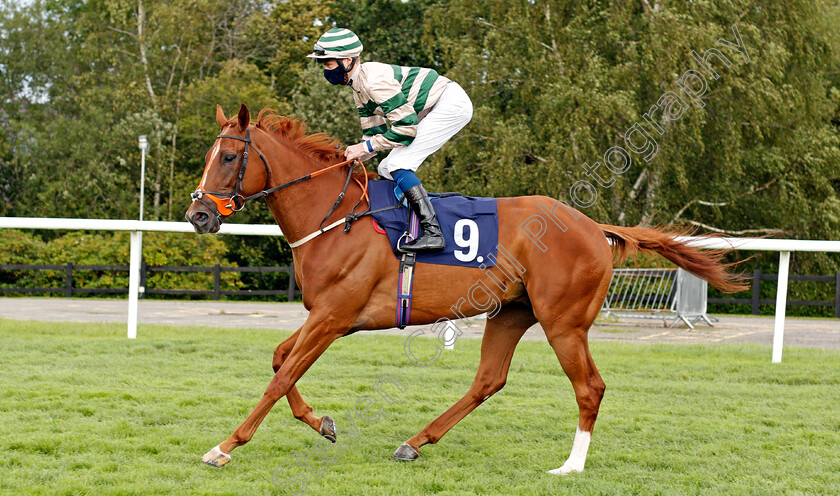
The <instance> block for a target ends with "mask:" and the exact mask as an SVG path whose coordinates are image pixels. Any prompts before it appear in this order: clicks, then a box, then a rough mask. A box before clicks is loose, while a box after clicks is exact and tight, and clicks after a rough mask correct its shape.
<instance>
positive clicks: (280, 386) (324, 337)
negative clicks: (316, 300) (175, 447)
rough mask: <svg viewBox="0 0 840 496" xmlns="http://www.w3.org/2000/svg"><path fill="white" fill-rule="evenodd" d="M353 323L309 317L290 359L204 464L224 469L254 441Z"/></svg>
mask: <svg viewBox="0 0 840 496" xmlns="http://www.w3.org/2000/svg"><path fill="white" fill-rule="evenodd" d="M351 325H352V324H350V323H347V324H344V323H339V322H338V321H336V320H335V319H331V318H329V317H328V316H325V315H316V313H315V312H311V313H310V314H309V318H308V319H307V320H306V322H305V323H304V324H303V327H301V328H300V329H299V330H298V332H299V333H300V335H299V336H298V338H297V340H296V341H295V344H294V346H293V347H292V350H291V351H290V352H289V356H288V357H286V360H285V361H284V362H283V364H282V365H281V366H280V368H279V369H278V370H277V372H276V373H275V374H274V377H273V378H272V379H271V382H270V383H269V384H268V388H266V390H265V393H264V394H263V397H262V399H260V401H259V403H257V406H256V408H254V410H253V411H252V412H251V414H250V415H248V418H247V419H245V422H243V423H242V425H240V426H239V427H238V428H237V429H236V430H235V431H234V432H233V435H231V436H230V437H229V438H228V439H227V440H226V441H224V442H222V443H221V444H219V445H218V446H216V447H214V448H213V449H211V450H210V451H208V452H207V453H206V454H205V455H204V456H203V457H201V461H203V462H204V463H206V464H208V465H213V466H214V467H221V466H222V465H225V464H226V463H228V462H229V461H230V452H231V451H233V449H234V448H236V447H239V446H242V445H243V444H245V443H247V442H248V441H250V440H251V438H252V437H253V436H254V432H256V430H257V427H259V425H260V423H261V422H262V421H263V419H264V418H265V416H266V415H268V412H269V411H271V408H272V407H273V406H274V404H275V403H277V400H279V399H280V398H282V397H283V396H285V395H286V394H288V393H289V391H291V389H292V387H294V385H295V383H296V382H297V381H298V379H300V378H301V376H303V374H304V373H305V372H306V371H307V370H308V369H309V367H311V366H312V364H313V363H315V360H317V359H318V357H320V356H321V354H322V353H324V351H325V350H326V349H327V348H328V347H329V346H330V344H332V342H333V341H335V340H336V339H338V338H339V337H341V336H343V335H344V334H346V333H347V331H348V330H349V329H350V326H351Z"/></svg>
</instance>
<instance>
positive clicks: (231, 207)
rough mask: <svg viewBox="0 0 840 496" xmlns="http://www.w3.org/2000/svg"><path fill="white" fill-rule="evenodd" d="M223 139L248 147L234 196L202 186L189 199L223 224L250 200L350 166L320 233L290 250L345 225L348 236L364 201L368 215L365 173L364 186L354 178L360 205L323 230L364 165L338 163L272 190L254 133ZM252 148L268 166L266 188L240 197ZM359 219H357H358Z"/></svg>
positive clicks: (218, 137) (294, 244)
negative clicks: (358, 168)
mask: <svg viewBox="0 0 840 496" xmlns="http://www.w3.org/2000/svg"><path fill="white" fill-rule="evenodd" d="M221 138H230V139H235V140H239V141H242V142H244V143H245V151H244V153H243V154H242V166H241V167H240V168H239V174H238V176H237V178H236V185H235V186H234V191H233V193H228V192H225V191H207V190H204V189H202V187H201V186H199V187H198V188H196V190H195V191H194V192H193V193H191V194H190V197H191V198H192V200H193V201H198V202H200V203H201V204H202V205H204V206H205V207H207V208H209V209H210V210H211V211H212V210H215V211H216V217H217V218H219V220H220V221H221V216H222V215H225V216H228V215H231V214H233V213H234V212H239V211H240V210H242V209H243V208H245V203H246V202H249V201H251V200H256V199H259V198H264V197H267V196H268V195H270V194H272V193H274V192H277V191H280V190H281V189H284V188H288V187H289V186H291V185H293V184H297V183H300V182H303V181H306V180H308V179H312V178H315V177H318V176H320V175H321V174H324V173H326V172H329V171H331V170H333V169H337V168H339V167H344V166H346V165H350V167H349V168H348V170H347V179H346V180H345V181H344V188H342V190H341V193H340V194H339V195H338V198H337V199H336V201H335V203H334V204H333V206H332V208H330V211H329V212H327V215H325V216H324V219H323V220H322V221H321V223H320V224H318V231H316V232H314V233H312V234H310V235H309V236H306V237H305V238H303V239H301V240H298V241H297V242H294V243H289V246H291V247H292V248H296V247H297V246H300V245H302V244H303V243H305V242H306V241H309V240H310V239H312V238H314V237H315V236H318V235H321V234H323V233H324V232H326V231H328V230H330V229H332V228H333V227H336V226H338V225H339V224H341V223H342V222H346V226H345V228H344V231H345V232H347V231H349V230H350V223H351V222H352V220H349V219H350V218H351V217H352V218H353V220H357V219H358V218H359V217H361V216H363V215H365V212H360V214H361V215H359V214H354V211H355V210H356V208H357V207H358V206H359V204H361V203H362V201H363V200H366V201H367V202H368V210H367V211H366V212H370V198H369V197H368V176H367V173H365V174H364V176H365V183H364V185H363V184H362V183H361V182H360V181H359V180H358V179H357V178H355V177H354V178H353V180H354V181H356V184H358V185H359V187H360V188H361V189H362V194H361V196H360V197H359V201H357V202H356V204H355V205H353V208H352V209H351V210H350V212H349V213H348V217H347V218H346V219H341V220H340V221H338V222H335V223H333V224H332V225H330V226H327V228H324V227H323V225H324V222H326V221H327V219H328V218H329V217H330V215H332V213H333V212H334V211H335V209H336V208H338V206H339V205H340V204H341V202H342V201H343V200H344V196H345V194H346V193H347V186H348V185H349V184H350V178H351V177H352V176H353V169H354V168H355V166H356V164H358V165H362V163H361V162H359V161H358V160H356V159H352V160H345V161H344V162H339V163H337V164H333V165H330V166H329V167H325V168H323V169H319V170H317V171H315V172H311V173H309V174H306V175H305V176H301V177H299V178H297V179H293V180H291V181H288V182H285V183H283V184H280V185H278V186H273V187H271V188H269V187H268V183H269V178H270V177H271V169H270V168H269V167H268V161H266V159H265V156H263V154H262V153H261V152H260V151H259V150H258V149H257V148H256V147H255V146H254V145H253V144H252V142H251V130H250V129H248V130H247V131H246V132H245V137H244V138H242V137H240V136H233V135H229V134H220V135H218V136H216V139H217V140H218V139H221ZM249 148H253V149H254V151H255V152H257V155H259V157H260V159H261V160H262V162H263V165H264V166H265V172H266V177H265V186H263V189H262V191H260V192H259V193H255V194H253V195H250V196H243V195H242V193H241V191H242V180H243V178H244V177H245V170H246V168H247V167H248V149H249ZM362 169H363V170H364V166H362ZM205 198H207V199H209V200H210V201H212V202H213V204H212V205H210V204H208V203H207V202H206V201H205ZM222 198H228V202H227V203H225V201H224V200H223V199H222ZM357 215H358V217H357Z"/></svg>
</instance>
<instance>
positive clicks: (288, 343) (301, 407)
mask: <svg viewBox="0 0 840 496" xmlns="http://www.w3.org/2000/svg"><path fill="white" fill-rule="evenodd" d="M299 335H300V330H298V331H296V332H295V333H294V334H292V335H291V336H289V337H288V338H287V339H286V340H285V341H283V342H282V343H280V344H279V345H277V349H276V350H274V359H273V360H272V362H271V366H272V368H273V369H274V372H275V373H277V371H278V370H280V366H281V365H283V362H284V361H285V360H286V357H287V356H289V352H290V351H292V347H293V346H294V345H295V342H296V341H297V338H298V336H299ZM286 399H287V400H288V401H289V406H290V407H291V408H292V415H294V416H295V418H296V419H298V420H300V421H301V422H303V423H305V424H307V425H308V426H309V427H312V428H313V429H315V430H316V431H318V432H319V433H320V434H321V435H322V436H324V437H325V438H327V439H329V440H330V441H332V442H335V422H333V419H332V418H331V417H329V416H328V415H324V416H323V417H316V416H315V414H314V413H312V411H313V410H312V407H311V406H309V404H308V403H307V402H306V401H305V400H304V399H303V396H301V394H300V391H298V388H297V386H293V387H292V389H290V390H289V392H288V393H286Z"/></svg>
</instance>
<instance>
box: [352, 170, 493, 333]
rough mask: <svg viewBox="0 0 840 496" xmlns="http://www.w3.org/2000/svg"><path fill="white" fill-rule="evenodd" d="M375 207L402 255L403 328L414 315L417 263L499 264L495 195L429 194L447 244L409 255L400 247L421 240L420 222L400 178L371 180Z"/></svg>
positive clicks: (380, 225)
mask: <svg viewBox="0 0 840 496" xmlns="http://www.w3.org/2000/svg"><path fill="white" fill-rule="evenodd" d="M368 193H369V195H370V210H369V211H368V212H366V215H370V216H371V217H373V222H374V228H375V229H376V230H377V232H380V233H382V234H385V235H387V236H388V240H389V242H390V243H391V248H392V250H393V252H394V255H395V256H396V257H397V258H399V259H400V268H399V277H398V281H397V315H396V321H397V327H399V328H400V329H403V328H405V326H406V325H408V322H409V320H410V318H411V295H412V290H413V285H414V271H415V263H416V262H423V263H430V264H439V265H456V266H460V267H475V268H481V269H484V268H487V267H492V266H493V265H495V262H494V260H495V259H496V255H497V246H498V244H499V215H498V208H497V203H496V199H495V198H480V197H471V196H463V195H461V194H460V193H429V199H430V200H431V202H432V206H434V208H435V213H436V214H437V218H438V222H439V223H440V228H441V231H442V233H443V238H444V240H445V241H446V248H445V249H444V250H443V251H441V252H436V253H417V254H414V253H404V252H402V251H400V246H401V245H402V244H404V243H405V242H407V241H410V240H412V239H414V238H416V237H417V236H418V235H419V233H420V223H419V220H418V218H417V214H415V213H414V212H413V211H411V209H409V208H408V206H407V205H406V204H405V203H404V202H403V201H402V198H401V197H400V190H399V188H397V187H396V183H395V182H394V181H388V180H374V181H370V182H369V183H368Z"/></svg>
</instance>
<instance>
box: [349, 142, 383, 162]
mask: <svg viewBox="0 0 840 496" xmlns="http://www.w3.org/2000/svg"><path fill="white" fill-rule="evenodd" d="M374 156H376V152H374V153H370V152H368V151H367V150H366V149H365V144H364V143H358V144H355V145H351V146H348V147H347V149H346V150H344V158H346V159H347V160H353V159H356V160H358V161H359V162H364V161H365V160H369V159H371V158H373V157H374Z"/></svg>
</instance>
